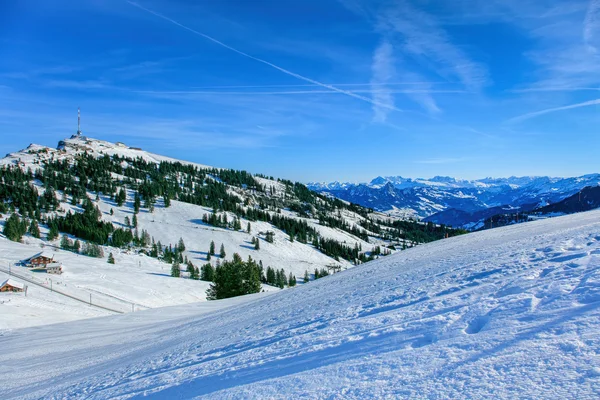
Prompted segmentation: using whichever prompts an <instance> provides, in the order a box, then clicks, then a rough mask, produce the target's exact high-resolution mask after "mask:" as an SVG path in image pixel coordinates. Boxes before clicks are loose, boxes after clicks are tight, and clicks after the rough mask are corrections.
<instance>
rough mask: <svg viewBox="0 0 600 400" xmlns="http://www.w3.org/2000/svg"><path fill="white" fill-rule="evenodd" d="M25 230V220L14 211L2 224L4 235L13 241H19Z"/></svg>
mask: <svg viewBox="0 0 600 400" xmlns="http://www.w3.org/2000/svg"><path fill="white" fill-rule="evenodd" d="M25 232H27V222H26V221H25V220H24V219H23V220H21V218H19V216H18V215H17V214H16V213H13V214H12V215H11V216H10V217H8V220H6V223H5V224H4V231H3V233H4V235H5V236H6V237H7V238H8V239H9V240H12V241H13V242H20V241H21V238H22V237H23V235H24V234H25Z"/></svg>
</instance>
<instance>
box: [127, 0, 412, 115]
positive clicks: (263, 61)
mask: <svg viewBox="0 0 600 400" xmlns="http://www.w3.org/2000/svg"><path fill="white" fill-rule="evenodd" d="M126 1H127V3H129V4H131V5H133V6H135V7H137V8H139V9H141V10H143V11H146V12H148V13H150V14H152V15H155V16H157V17H159V18H162V19H164V20H165V21H169V22H171V23H172V24H175V25H177V26H179V27H181V28H183V29H185V30H187V31H189V32H191V33H193V34H195V35H198V36H201V37H203V38H205V39H207V40H209V41H211V42H213V43H215V44H217V45H219V46H221V47H224V48H226V49H228V50H230V51H232V52H234V53H237V54H239V55H241V56H243V57H246V58H249V59H251V60H254V61H257V62H259V63H261V64H264V65H267V66H269V67H271V68H274V69H276V70H278V71H280V72H282V73H284V74H286V75H289V76H292V77H294V78H297V79H300V80H303V81H305V82H309V83H312V84H314V85H318V86H321V87H323V88H326V89H329V90H332V91H334V92H338V93H342V94H345V95H346V96H350V97H353V98H355V99H359V100H362V101H365V102H367V103H371V104H374V105H379V106H381V107H387V108H390V106H389V104H377V102H376V101H374V100H372V99H370V98H368V97H365V96H361V95H358V94H355V93H352V92H350V91H347V90H344V89H340V88H338V87H336V86H332V85H328V84H325V83H322V82H319V81H317V80H314V79H311V78H308V77H306V76H303V75H300V74H298V73H295V72H292V71H290V70H288V69H285V68H283V67H280V66H278V65H276V64H273V63H271V62H269V61H266V60H263V59H262V58H258V57H255V56H253V55H250V54H248V53H245V52H243V51H241V50H238V49H236V48H234V47H232V46H229V45H227V44H225V43H223V42H221V41H219V40H217V39H215V38H213V37H212V36H209V35H207V34H205V33H202V32H199V31H197V30H195V29H192V28H190V27H188V26H186V25H183V24H181V23H179V22H177V21H175V20H174V19H171V18H169V17H166V16H164V15H162V14H159V13H157V12H155V11H152V10H150V9H148V8H146V7H143V6H141V5H140V4H138V3H135V2H133V1H129V0H126ZM390 109H392V110H395V111H403V110H401V109H399V108H396V107H392V108H390Z"/></svg>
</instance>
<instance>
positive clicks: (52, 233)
mask: <svg viewBox="0 0 600 400" xmlns="http://www.w3.org/2000/svg"><path fill="white" fill-rule="evenodd" d="M49 228H50V229H49V230H48V235H47V236H46V239H47V240H48V241H52V240H55V239H56V238H57V237H58V235H59V234H60V233H59V232H58V227H57V226H56V225H55V224H50V227H49Z"/></svg>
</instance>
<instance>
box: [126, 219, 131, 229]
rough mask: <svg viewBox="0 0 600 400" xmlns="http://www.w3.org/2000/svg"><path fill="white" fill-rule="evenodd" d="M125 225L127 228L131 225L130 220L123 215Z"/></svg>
mask: <svg viewBox="0 0 600 400" xmlns="http://www.w3.org/2000/svg"><path fill="white" fill-rule="evenodd" d="M125 226H126V227H128V228H129V227H130V226H131V221H130V220H129V217H125Z"/></svg>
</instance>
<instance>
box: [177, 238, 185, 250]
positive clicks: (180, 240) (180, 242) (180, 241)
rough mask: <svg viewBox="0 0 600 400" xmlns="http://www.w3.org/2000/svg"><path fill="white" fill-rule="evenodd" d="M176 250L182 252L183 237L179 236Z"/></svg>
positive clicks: (183, 246)
mask: <svg viewBox="0 0 600 400" xmlns="http://www.w3.org/2000/svg"><path fill="white" fill-rule="evenodd" d="M177 250H178V251H179V252H180V253H183V252H184V251H185V243H183V238H179V242H178V243H177Z"/></svg>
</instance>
